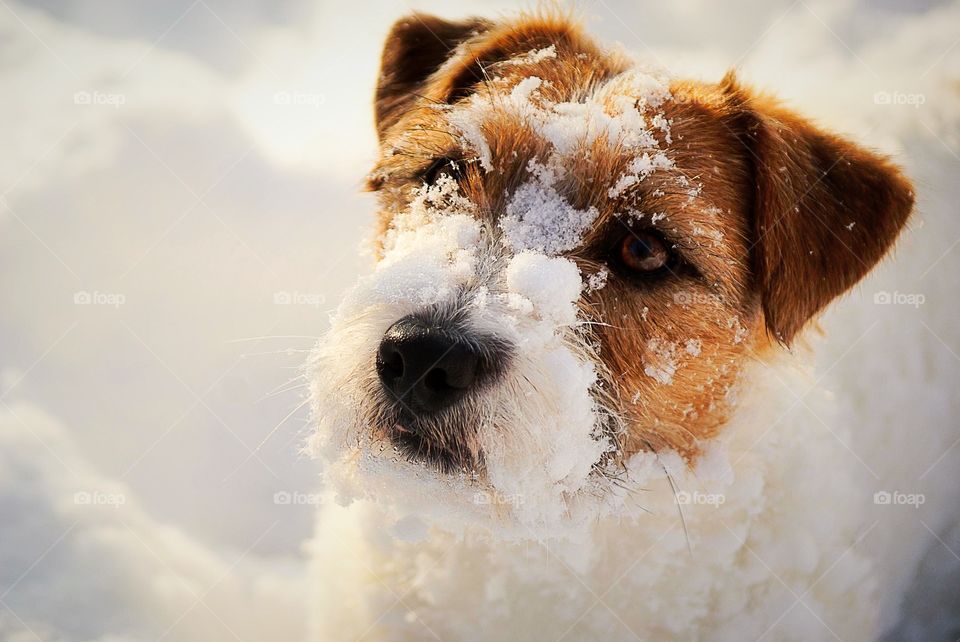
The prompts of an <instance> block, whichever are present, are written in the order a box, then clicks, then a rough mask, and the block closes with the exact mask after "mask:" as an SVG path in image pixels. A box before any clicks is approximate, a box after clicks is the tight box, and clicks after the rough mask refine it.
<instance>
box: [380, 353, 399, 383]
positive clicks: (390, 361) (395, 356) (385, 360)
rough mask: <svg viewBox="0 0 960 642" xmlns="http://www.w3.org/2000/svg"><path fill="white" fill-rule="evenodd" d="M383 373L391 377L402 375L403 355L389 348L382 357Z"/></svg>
mask: <svg viewBox="0 0 960 642" xmlns="http://www.w3.org/2000/svg"><path fill="white" fill-rule="evenodd" d="M381 362H382V370H383V373H384V374H386V375H387V376H389V377H391V378H394V379H395V378H397V377H402V376H403V357H402V356H401V355H400V352H399V351H397V350H389V351H387V354H385V355H384V356H383V357H382V359H381Z"/></svg>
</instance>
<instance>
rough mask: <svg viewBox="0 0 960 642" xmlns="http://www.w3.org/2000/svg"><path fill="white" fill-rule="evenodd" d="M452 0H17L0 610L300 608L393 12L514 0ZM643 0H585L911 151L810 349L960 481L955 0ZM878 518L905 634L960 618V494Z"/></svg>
mask: <svg viewBox="0 0 960 642" xmlns="http://www.w3.org/2000/svg"><path fill="white" fill-rule="evenodd" d="M449 4H450V3H447V5H448V6H444V5H443V4H441V3H426V2H416V3H405V2H386V1H379V2H376V3H364V4H363V5H360V4H359V3H358V4H357V5H355V8H350V7H348V6H344V5H343V4H342V3H332V2H319V3H318V2H307V1H306V0H284V1H282V2H272V3H267V2H264V3H262V4H256V3H253V2H251V1H248V2H241V3H236V2H234V3H227V2H222V3H218V2H213V1H212V0H210V1H206V0H196V1H195V2H194V1H191V0H177V1H175V2H165V3H146V2H140V3H137V2H128V3H123V4H120V5H115V4H113V3H111V4H109V5H107V4H105V3H100V2H96V1H95V0H41V1H39V2H35V3H31V4H23V3H16V2H10V1H9V0H2V1H0V79H2V86H3V88H4V100H3V101H2V102H0V114H2V116H3V117H2V118H0V145H2V149H3V150H4V153H3V154H2V155H0V193H2V200H0V310H2V313H0V639H3V640H17V641H19V640H31V639H37V638H38V639H42V640H47V639H49V640H54V639H63V640H98V639H100V640H106V639H110V640H119V639H138V640H139V639H170V640H207V639H231V638H234V637H235V638H237V639H296V638H297V637H298V635H300V630H301V627H300V624H299V623H300V622H302V621H304V619H305V618H304V617H303V616H302V614H303V611H304V609H305V605H304V602H303V596H304V595H305V591H304V590H303V581H304V580H303V568H304V565H303V553H302V552H301V548H300V547H301V543H302V541H303V540H304V539H305V538H306V537H308V536H309V534H310V530H311V518H312V513H313V510H314V506H313V504H315V502H316V501H318V500H317V495H315V494H313V493H314V491H315V487H316V479H315V473H314V467H313V465H312V464H311V463H310V462H309V461H306V460H304V459H303V458H301V457H300V456H298V454H297V449H298V446H299V444H300V440H301V439H302V437H303V436H304V433H305V430H306V425H305V419H306V412H305V410H304V409H303V408H302V406H301V403H302V401H303V399H302V396H301V390H300V389H298V388H296V387H295V386H296V384H295V383H293V384H290V385H288V384H289V382H290V381H291V379H292V378H293V377H294V376H295V375H296V368H297V367H298V366H299V364H300V362H301V361H302V359H303V356H304V354H303V351H304V350H306V349H307V348H308V347H309V346H310V345H311V344H312V342H313V338H315V337H316V336H318V335H319V334H320V333H322V332H323V331H324V329H325V327H326V323H327V321H326V319H327V312H328V311H329V310H330V309H331V308H332V307H333V306H334V305H335V303H336V301H337V300H338V299H339V297H340V295H341V293H342V291H343V289H344V288H345V287H346V286H347V285H349V284H350V283H351V282H352V281H353V279H354V277H355V275H356V274H357V273H358V271H360V270H362V269H364V266H365V265H366V259H365V258H364V257H362V256H360V253H359V251H358V247H359V243H360V239H361V237H362V234H363V231H364V229H365V226H366V225H367V224H368V223H369V222H370V210H371V208H372V203H371V202H370V199H369V197H367V196H364V195H360V194H358V191H359V186H360V183H361V178H362V176H363V173H364V172H365V170H366V168H367V166H368V164H369V163H370V162H371V160H372V157H373V154H374V138H373V133H372V127H371V125H370V120H371V114H370V111H369V108H368V105H369V102H370V95H371V92H372V85H373V82H374V79H375V73H376V65H377V56H378V55H379V47H380V41H381V39H382V37H383V35H384V33H385V31H386V30H387V28H388V26H389V24H390V22H391V21H392V20H394V19H395V18H396V17H399V16H400V15H402V14H403V13H405V12H407V11H409V10H410V9H411V8H418V9H422V10H427V11H433V12H436V13H439V14H442V15H445V16H448V17H455V16H459V15H464V14H468V13H471V9H472V10H473V11H477V12H479V11H481V6H482V12H483V13H484V14H486V15H488V16H489V15H495V14H496V13H497V12H500V11H507V10H509V9H511V8H513V6H514V5H513V3H509V2H494V3H490V2H486V3H482V5H481V4H480V3H477V5H476V6H475V7H471V6H470V4H469V3H462V4H460V3H458V5H457V6H456V7H455V8H451V7H450V6H449ZM637 4H638V3H631V2H613V1H612V0H595V1H591V0H584V1H583V2H580V3H578V6H579V8H580V9H581V10H582V12H583V14H584V15H585V16H586V17H587V19H588V23H589V24H590V25H591V27H592V29H593V30H594V31H595V32H596V33H597V34H598V35H600V36H602V37H605V38H609V39H614V40H619V41H621V42H623V43H624V44H625V45H626V46H628V47H629V48H631V49H635V50H638V51H640V52H644V53H647V54H648V55H650V56H652V57H655V58H656V59H658V60H659V62H660V63H661V64H663V65H665V66H667V67H668V68H669V69H671V70H674V71H677V72H679V73H684V72H686V73H690V74H692V75H697V76H701V77H704V78H712V79H716V78H719V76H720V75H721V74H722V72H723V71H724V70H725V69H726V68H727V67H728V66H732V65H736V66H738V67H740V68H741V78H742V79H743V80H745V81H748V82H752V83H755V84H757V85H759V86H762V87H766V88H769V89H771V90H774V91H776V92H777V93H779V94H780V95H782V96H783V97H785V98H786V99H788V101H789V102H790V103H791V104H792V105H794V106H795V107H797V108H798V109H800V110H801V111H804V112H806V113H808V114H811V115H813V116H815V117H816V118H818V119H819V121H820V122H822V123H824V124H826V125H830V126H832V127H835V128H837V129H840V130H842V131H845V132H848V133H850V134H851V135H853V136H855V137H856V138H858V139H859V140H861V141H863V142H866V143H868V144H870V145H873V146H875V147H879V148H881V149H884V150H886V151H888V152H890V153H893V154H894V155H895V156H896V157H897V158H898V159H899V160H900V162H902V163H903V164H904V165H905V167H906V168H907V170H908V172H909V173H910V174H911V175H912V176H913V177H914V178H915V179H916V180H917V184H918V190H919V214H918V216H917V217H916V219H915V220H914V222H913V224H912V226H911V229H910V231H909V232H908V233H907V234H906V236H905V238H904V239H903V242H902V243H901V245H900V247H899V249H898V252H897V254H896V259H895V260H893V261H889V262H887V263H886V264H885V265H884V266H883V267H882V268H881V270H879V271H878V272H877V273H875V274H874V275H873V276H872V277H871V278H870V279H869V280H868V281H867V282H865V283H864V284H863V285H862V286H861V287H859V288H858V289H857V290H856V291H855V292H854V293H853V294H852V295H851V296H849V297H848V298H847V299H846V300H845V301H844V302H843V304H842V305H841V306H838V307H837V308H836V309H834V310H833V311H832V312H831V313H830V314H829V315H828V317H827V318H826V321H825V324H824V326H825V329H826V330H827V339H826V340H825V342H824V345H823V346H822V349H821V351H820V363H821V372H822V373H823V374H824V375H825V376H826V377H827V380H828V381H830V382H831V385H832V387H833V388H834V389H835V390H837V393H838V395H837V396H838V399H839V400H840V402H841V404H843V407H844V410H845V412H846V415H847V417H848V420H849V421H857V422H861V423H864V424H867V425H869V424H870V423H871V422H874V423H875V422H885V423H887V422H890V423H893V424H894V425H902V426H903V432H902V440H903V441H902V443H894V444H891V443H856V444H850V451H851V454H852V456H851V465H853V466H863V467H865V468H866V470H867V472H868V473H869V471H870V470H871V468H873V467H876V464H877V463H878V462H880V461H889V459H890V458H891V457H895V456H896V454H897V453H900V452H904V451H905V450H907V449H909V450H910V452H913V453H916V454H917V456H916V458H911V462H910V463H911V465H909V466H907V465H904V466H903V469H902V471H901V472H902V474H901V475H899V476H898V478H897V479H877V491H878V492H884V491H886V492H894V491H899V492H903V493H924V494H928V495H931V497H932V496H934V495H938V496H940V494H941V493H944V492H950V490H953V491H954V492H956V487H957V486H958V484H957V483H956V482H957V479H958V477H960V472H958V471H960V443H958V442H960V421H958V420H957V417H958V416H960V398H958V396H957V394H956V391H957V390H958V384H960V326H958V324H957V323H956V316H957V314H958V312H960V303H958V301H957V288H956V281H955V279H956V277H955V275H956V274H957V272H958V271H960V247H958V246H960V216H958V214H960V212H958V208H960V205H958V203H960V185H958V183H957V181H956V176H957V173H958V171H960V29H958V28H957V25H960V4H958V3H949V2H939V3H938V2H917V3H912V4H911V5H907V4H906V3H896V2H893V0H883V1H880V2H871V3H863V2H860V3H857V2H812V1H810V2H807V1H805V0H798V1H797V2H770V3H756V2H754V3H749V2H734V3H723V5H722V6H721V5H715V4H714V3H709V2H706V1H703V2H684V3H661V4H659V5H652V4H651V5H649V6H646V7H643V8H642V9H641V8H638V6H637ZM721 25H722V26H721ZM884 293H889V294H890V300H891V301H892V303H890V304H882V303H875V301H881V302H882V301H884V300H885V297H884V296H882V295H883V294H884ZM921 297H922V302H921ZM945 489H946V490H945ZM932 503H933V502H931V504H932ZM954 505H960V502H954ZM877 520H878V521H877V527H876V528H875V529H873V530H872V531H871V534H870V538H877V544H876V545H877V546H880V543H881V542H882V541H883V539H884V538H909V539H911V540H913V541H916V542H919V543H920V544H922V545H918V546H917V547H916V551H917V553H916V556H917V557H919V551H920V550H921V549H923V548H924V547H926V545H927V544H929V545H930V548H929V553H928V557H927V559H926V560H925V561H924V563H923V565H922V568H923V569H925V570H926V575H924V577H925V578H927V577H932V578H935V579H934V581H932V582H925V581H923V580H921V581H919V582H915V578H912V577H907V576H904V577H902V578H900V579H899V583H900V584H902V585H903V586H908V585H911V584H913V585H914V587H915V589H914V591H913V593H912V594H911V596H910V597H909V598H908V600H907V607H908V609H907V610H908V615H907V617H906V618H904V619H903V621H902V622H901V623H900V624H899V629H898V630H897V633H896V634H895V636H896V637H895V638H894V639H896V638H903V637H909V636H913V639H956V638H957V637H958V636H960V633H958V626H960V625H958V621H957V618H958V615H957V613H958V605H957V603H956V593H957V590H956V587H957V586H960V577H958V576H960V536H958V534H957V528H956V527H955V526H953V524H954V523H955V522H956V515H950V514H947V513H943V512H940V511H938V512H932V511H929V510H924V509H923V507H921V508H920V509H913V508H911V507H903V506H899V507H898V506H885V507H881V506H878V508H877ZM951 528H952V530H951ZM867 544H868V545H869V544H870V542H869V541H868V542H867ZM145 577H146V578H151V579H150V581H148V582H146V583H144V581H143V578H145ZM931 586H934V587H936V590H938V591H939V593H935V592H933V591H931V589H930V588H929V587H931ZM951 589H952V590H951ZM895 593H896V591H895V590H893V591H891V594H895ZM951 600H952V602H951ZM884 612H885V614H886V618H887V621H888V622H889V623H891V624H894V623H896V622H897V620H898V619H900V618H899V615H898V610H897V605H896V604H895V603H889V604H884ZM951 613H952V620H951V619H950V618H951V616H950V614H951ZM930 622H933V624H930ZM918 632H920V633H918ZM951 636H952V637H951ZM892 637H893V636H892Z"/></svg>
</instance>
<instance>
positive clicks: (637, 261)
mask: <svg viewBox="0 0 960 642" xmlns="http://www.w3.org/2000/svg"><path fill="white" fill-rule="evenodd" d="M671 256H672V254H671V252H670V248H668V247H667V244H666V242H665V241H664V240H663V238H662V237H660V236H659V235H658V234H655V233H653V232H644V231H640V232H635V233H634V232H632V233H630V234H627V236H625V237H624V239H623V240H622V241H621V242H620V256H619V258H620V263H621V264H622V265H623V267H624V268H626V269H627V270H629V271H631V272H633V273H635V274H653V273H656V272H659V271H661V270H663V269H665V268H666V267H667V266H668V264H669V263H670V259H671Z"/></svg>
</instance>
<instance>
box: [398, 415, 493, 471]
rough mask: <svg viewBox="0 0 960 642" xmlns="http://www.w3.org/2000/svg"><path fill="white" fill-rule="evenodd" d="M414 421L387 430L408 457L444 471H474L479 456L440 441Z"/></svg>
mask: <svg viewBox="0 0 960 642" xmlns="http://www.w3.org/2000/svg"><path fill="white" fill-rule="evenodd" d="M425 433H426V431H425V429H424V428H423V427H420V426H417V425H416V424H415V423H406V424H404V423H397V424H395V425H394V426H393V427H392V428H391V429H390V430H389V432H388V435H389V439H390V443H391V444H392V445H393V447H394V448H395V449H396V450H397V452H398V453H400V455H402V456H403V457H405V458H406V459H408V460H410V461H413V462H418V463H422V464H424V465H426V466H428V467H431V468H433V469H435V470H437V471H438V472H441V473H445V474H448V473H455V472H475V471H476V469H477V466H478V463H479V462H478V461H477V459H478V458H477V457H475V456H474V455H473V454H472V453H470V452H468V451H467V449H466V448H464V447H459V446H453V445H446V444H441V443H439V442H438V441H436V440H434V439H431V438H430V437H428V436H427V435H426V434H425Z"/></svg>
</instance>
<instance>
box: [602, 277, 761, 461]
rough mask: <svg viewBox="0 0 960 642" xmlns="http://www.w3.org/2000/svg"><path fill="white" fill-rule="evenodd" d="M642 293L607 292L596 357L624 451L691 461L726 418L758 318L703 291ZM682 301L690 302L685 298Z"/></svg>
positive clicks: (758, 328) (757, 328) (758, 331)
mask: <svg viewBox="0 0 960 642" xmlns="http://www.w3.org/2000/svg"><path fill="white" fill-rule="evenodd" d="M678 292H679V291H673V292H671V291H668V290H667V289H665V290H664V291H661V292H658V293H655V294H653V295H648V296H640V295H638V294H637V293H635V292H631V291H629V290H623V289H621V290H619V291H618V290H617V288H616V287H615V286H614V287H611V288H610V289H609V291H608V292H605V293H604V296H603V297H602V302H601V303H600V307H601V308H602V309H603V310H604V311H605V315H606V320H607V324H608V325H605V326H603V329H602V331H601V332H599V333H598V334H599V336H600V338H601V345H602V349H601V357H602V360H603V361H604V364H605V366H606V368H607V369H608V371H609V373H610V375H609V376H610V379H611V381H612V382H613V383H614V384H615V385H616V387H617V397H618V398H619V402H620V413H621V415H622V416H623V417H624V418H625V420H626V424H627V426H626V427H627V434H626V436H625V439H624V444H623V446H624V451H625V452H626V453H628V454H629V453H632V452H637V451H641V450H664V449H669V450H675V451H677V452H678V453H680V454H681V455H683V456H685V457H687V458H693V457H695V456H696V454H697V453H698V451H699V449H700V445H701V442H703V441H705V440H707V439H710V438H712V437H715V436H716V435H717V434H718V432H719V430H720V429H721V428H722V426H723V424H724V422H725V421H726V419H727V418H728V417H729V415H730V412H731V410H732V404H733V403H734V400H735V394H734V393H735V390H736V385H737V382H738V380H739V377H740V375H741V373H742V371H743V368H744V366H745V363H746V360H747V358H748V356H749V354H750V353H751V351H752V350H753V349H754V344H755V340H756V337H757V336H758V335H761V336H762V330H761V328H762V323H761V320H760V317H759V314H756V313H753V314H744V313H742V312H740V311H738V310H737V309H736V308H735V307H733V306H730V305H727V304H725V303H723V302H721V301H720V300H718V299H716V298H711V297H709V295H708V293H707V292H706V291H704V292H701V293H695V292H689V291H683V296H681V295H678ZM684 296H686V297H688V298H684Z"/></svg>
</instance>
